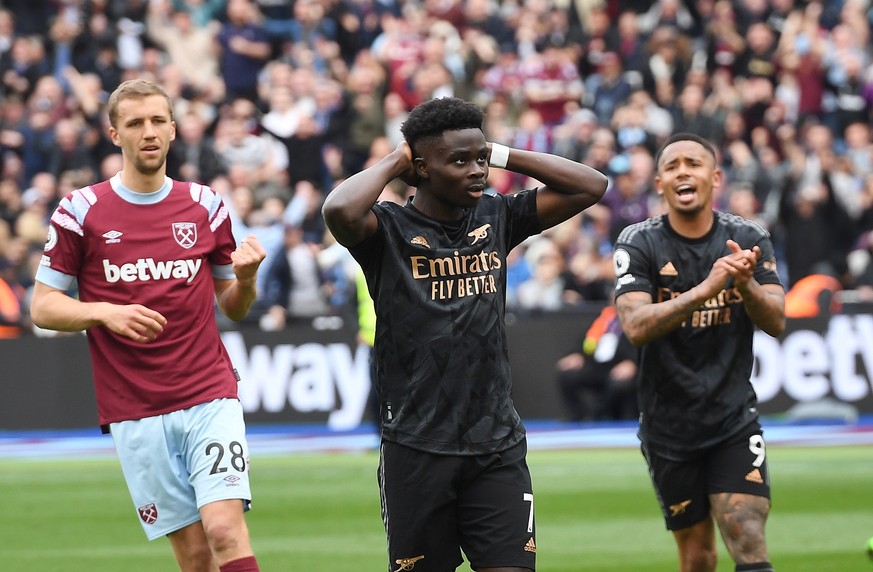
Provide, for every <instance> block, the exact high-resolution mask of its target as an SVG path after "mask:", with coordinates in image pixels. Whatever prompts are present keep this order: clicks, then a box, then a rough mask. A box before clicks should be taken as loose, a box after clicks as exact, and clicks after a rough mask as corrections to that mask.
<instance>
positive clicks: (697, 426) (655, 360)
mask: <svg viewBox="0 0 873 572" xmlns="http://www.w3.org/2000/svg"><path fill="white" fill-rule="evenodd" d="M655 164H656V169H657V174H656V176H655V187H656V189H657V191H658V193H659V194H660V195H661V196H662V197H663V198H664V200H665V201H666V205H667V214H665V215H661V216H657V217H654V218H651V219H649V220H647V221H644V222H641V223H637V224H634V225H631V226H628V227H627V228H625V229H624V231H623V232H622V233H621V235H620V236H619V239H618V241H617V242H616V245H615V251H614V261H615V271H616V302H615V303H616V307H617V309H618V314H619V318H620V320H621V323H622V327H623V329H624V331H625V333H626V334H627V336H628V338H629V339H630V340H631V342H632V343H633V344H634V345H636V346H638V347H640V348H641V351H640V378H639V405H640V410H641V415H640V429H639V436H640V441H641V443H642V451H643V455H644V456H645V458H646V461H647V462H648V465H649V472H650V474H651V476H652V481H653V483H654V486H655V491H656V493H657V496H658V501H659V502H660V503H661V508H662V510H663V511H664V518H665V520H666V524H667V528H668V529H669V530H671V531H672V532H673V535H674V537H675V539H676V544H677V546H678V549H679V570H680V572H713V571H714V570H715V569H716V544H715V543H716V539H715V526H716V525H717V526H718V528H719V530H720V532H721V536H722V538H723V539H724V542H725V544H726V546H727V549H728V552H730V554H731V557H732V558H733V560H734V562H735V563H736V570H737V571H745V572H752V571H754V572H772V571H773V566H772V565H771V564H770V562H769V557H768V555H767V545H766V542H765V540H764V525H765V523H766V520H767V515H768V513H769V511H770V479H769V472H768V468H767V458H766V454H765V449H764V439H763V434H762V433H763V432H762V430H761V425H760V423H759V420H758V410H757V407H756V404H757V401H756V396H755V391H754V389H753V387H752V384H751V382H750V376H751V372H752V363H753V355H752V339H753V335H754V333H755V327H756V326H757V327H758V328H760V329H761V330H763V331H764V332H766V333H767V334H770V335H771V336H778V335H780V334H781V333H782V332H783V330H784V329H785V294H784V290H783V288H782V285H781V284H780V282H779V278H778V276H777V275H776V263H775V258H774V255H773V245H772V243H771V241H770V236H769V234H768V233H767V231H765V230H764V229H763V228H761V227H760V226H758V225H757V224H755V223H753V222H750V221H747V220H745V219H743V218H741V217H738V216H735V215H732V214H726V213H722V212H717V211H714V210H713V191H714V189H716V188H717V187H718V186H719V184H720V183H721V176H722V175H721V171H720V170H719V168H718V165H717V160H716V153H715V149H714V148H713V146H712V145H711V144H710V143H709V142H707V141H706V140H704V139H702V138H700V137H698V136H697V135H694V134H689V133H680V134H677V135H674V136H672V137H671V138H670V139H668V140H667V141H666V142H665V144H664V145H663V146H662V147H661V150H660V151H659V152H658V154H657V155H656V157H655Z"/></svg>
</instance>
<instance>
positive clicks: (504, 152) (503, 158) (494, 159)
mask: <svg viewBox="0 0 873 572" xmlns="http://www.w3.org/2000/svg"><path fill="white" fill-rule="evenodd" d="M508 161H509V147H507V146H506V145H501V144H500V143H492V144H491V157H490V158H489V159H488V166H489V167H497V168H499V169H503V168H504V167H506V163H507V162H508Z"/></svg>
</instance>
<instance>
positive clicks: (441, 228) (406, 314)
mask: <svg viewBox="0 0 873 572" xmlns="http://www.w3.org/2000/svg"><path fill="white" fill-rule="evenodd" d="M373 212H374V213H375V214H376V217H377V218H378V220H379V227H378V230H377V232H376V234H375V235H373V236H372V237H370V238H368V239H367V240H365V241H364V242H363V243H361V244H359V245H357V246H355V247H354V248H352V249H351V252H352V255H353V256H354V257H355V259H356V260H357V261H358V262H359V263H360V264H361V266H362V267H363V270H364V274H365V276H366V278H367V285H368V288H369V291H370V295H371V296H372V297H373V301H374V305H375V309H376V341H375V346H374V354H375V360H376V378H375V379H374V380H373V381H374V383H375V385H376V389H377V394H378V396H379V401H380V407H381V433H382V438H383V439H385V440H388V441H393V442H396V443H399V444H402V445H405V446H408V447H412V448H415V449H419V450H423V451H429V452H432V453H438V454H452V455H475V454H483V453H491V452H495V451H500V450H503V449H506V448H509V447H511V446H513V445H516V444H518V443H519V442H520V441H521V440H522V439H523V438H524V434H525V432H524V427H523V425H522V422H521V419H520V418H519V416H518V413H517V412H516V410H515V407H514V405H513V403H512V381H511V375H510V369H509V357H508V348H507V341H506V332H505V326H504V312H505V306H506V256H507V253H508V252H509V251H510V250H511V249H512V248H513V247H515V246H517V245H518V244H519V243H521V242H522V241H523V240H524V239H525V238H527V237H528V236H530V235H532V234H536V233H537V232H539V230H540V229H539V224H538V221H537V214H536V191H535V190H530V191H522V192H520V193H518V194H516V195H508V196H502V195H484V196H483V197H482V198H481V199H480V201H479V202H478V204H477V206H476V207H475V208H472V209H468V210H467V211H466V212H465V214H464V217H463V218H462V219H461V220H460V221H458V222H456V223H450V224H447V223H443V222H440V221H436V220H434V219H432V218H429V217H428V216H425V215H424V214H423V213H421V212H420V211H418V210H417V209H416V208H415V207H414V206H412V202H411V200H410V201H408V202H407V204H405V205H397V204H394V203H390V202H379V203H376V205H374V207H373Z"/></svg>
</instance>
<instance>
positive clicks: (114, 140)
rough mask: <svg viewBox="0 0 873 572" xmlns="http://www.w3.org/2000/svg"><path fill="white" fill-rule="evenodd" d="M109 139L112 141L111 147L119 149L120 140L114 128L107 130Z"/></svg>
mask: <svg viewBox="0 0 873 572" xmlns="http://www.w3.org/2000/svg"><path fill="white" fill-rule="evenodd" d="M109 138H110V139H111V140H112V144H113V145H115V146H116V147H121V140H120V139H119V138H118V130H116V129H115V127H110V128H109Z"/></svg>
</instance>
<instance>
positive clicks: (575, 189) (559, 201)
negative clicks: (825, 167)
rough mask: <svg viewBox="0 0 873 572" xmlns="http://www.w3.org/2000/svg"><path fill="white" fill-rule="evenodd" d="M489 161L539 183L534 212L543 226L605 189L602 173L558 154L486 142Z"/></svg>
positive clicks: (572, 212)
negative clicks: (535, 210) (540, 184)
mask: <svg viewBox="0 0 873 572" xmlns="http://www.w3.org/2000/svg"><path fill="white" fill-rule="evenodd" d="M489 148H490V153H489V164H490V166H491V167H504V168H505V169H507V170H509V171H513V172H515V173H520V174H522V175H527V176H528V177H531V178H533V179H536V180H537V181H539V182H541V183H542V184H543V186H542V187H540V188H539V190H538V193H537V214H538V216H539V221H540V225H541V226H542V228H543V229H546V228H551V227H553V226H555V225H556V224H559V223H562V222H564V221H565V220H567V219H569V218H571V217H573V216H574V215H576V214H579V213H580V212H582V211H583V210H585V209H587V208H588V207H590V206H591V205H593V204H594V203H596V202H597V201H599V200H600V198H601V197H602V196H603V193H605V192H606V186H607V183H608V180H607V178H606V175H604V174H603V173H601V172H600V171H598V170H597V169H593V168H591V167H589V166H588V165H583V164H582V163H577V162H576V161H571V160H570V159H567V158H565V157H561V156H560V155H552V154H549V153H540V152H537V151H526V150H524V149H514V148H513V149H510V148H508V147H506V146H504V145H499V144H495V143H490V144H489Z"/></svg>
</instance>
